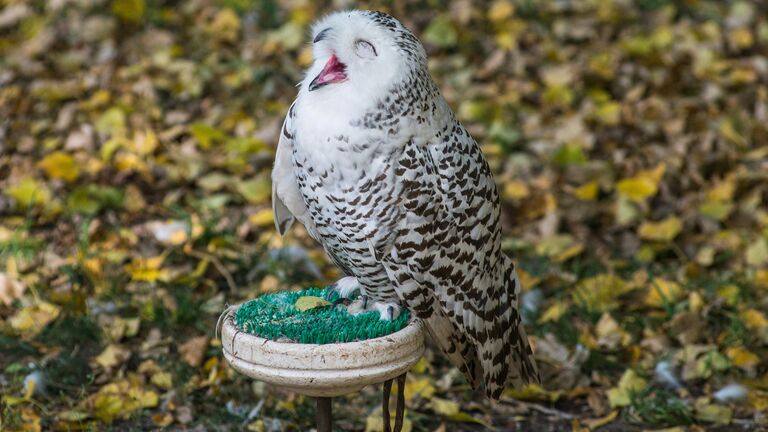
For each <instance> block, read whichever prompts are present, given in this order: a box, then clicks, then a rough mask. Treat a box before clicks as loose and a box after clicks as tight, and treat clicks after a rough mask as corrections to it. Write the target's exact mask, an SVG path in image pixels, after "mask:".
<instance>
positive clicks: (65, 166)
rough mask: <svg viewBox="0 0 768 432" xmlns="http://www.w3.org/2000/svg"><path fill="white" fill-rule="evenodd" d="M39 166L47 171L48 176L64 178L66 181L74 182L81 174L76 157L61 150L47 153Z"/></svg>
mask: <svg viewBox="0 0 768 432" xmlns="http://www.w3.org/2000/svg"><path fill="white" fill-rule="evenodd" d="M37 166H38V167H40V169H42V170H43V171H45V173H46V174H48V177H51V178H55V179H62V180H64V181H66V182H73V181H75V180H77V177H78V176H79V175H80V169H79V168H78V167H77V164H76V163H75V159H74V158H72V156H70V155H69V154H67V153H64V152H60V151H57V152H53V153H51V154H49V155H47V156H46V157H44V158H43V160H41V161H40V162H38V163H37Z"/></svg>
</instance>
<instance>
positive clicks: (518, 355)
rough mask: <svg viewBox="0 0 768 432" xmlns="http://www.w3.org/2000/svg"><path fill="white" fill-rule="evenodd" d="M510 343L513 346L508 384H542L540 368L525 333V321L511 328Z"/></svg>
mask: <svg viewBox="0 0 768 432" xmlns="http://www.w3.org/2000/svg"><path fill="white" fill-rule="evenodd" d="M509 344H510V346H511V347H512V352H511V353H510V359H509V363H510V368H509V375H508V376H507V381H506V385H507V386H509V387H515V388H520V387H523V386H525V385H528V384H540V383H541V379H540V378H539V369H538V367H536V360H535V359H534V356H533V350H532V349H531V344H530V343H529V342H528V335H527V334H526V333H525V328H524V327H523V323H522V322H519V321H518V323H517V327H514V326H513V327H512V328H510V330H509Z"/></svg>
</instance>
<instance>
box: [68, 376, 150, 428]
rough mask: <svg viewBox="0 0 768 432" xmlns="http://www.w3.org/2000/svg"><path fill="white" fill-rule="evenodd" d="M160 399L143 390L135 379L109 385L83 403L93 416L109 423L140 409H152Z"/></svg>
mask: <svg viewBox="0 0 768 432" xmlns="http://www.w3.org/2000/svg"><path fill="white" fill-rule="evenodd" d="M159 401H160V398H159V396H158V395H157V393H155V392H154V391H151V390H144V388H142V387H141V384H140V383H139V380H137V379H130V380H129V379H122V380H119V381H116V382H112V383H109V384H107V385H105V386H104V387H102V388H100V389H99V391H98V392H97V393H95V394H93V395H91V396H90V397H89V398H88V399H86V400H85V401H83V403H82V405H83V406H84V407H87V408H88V409H90V410H92V412H93V415H95V416H96V417H98V418H99V419H101V420H102V421H104V422H107V423H110V422H112V420H113V419H115V418H116V417H127V416H128V415H130V414H131V413H133V412H134V411H137V410H140V409H142V408H153V407H156V406H157V404H158V403H159Z"/></svg>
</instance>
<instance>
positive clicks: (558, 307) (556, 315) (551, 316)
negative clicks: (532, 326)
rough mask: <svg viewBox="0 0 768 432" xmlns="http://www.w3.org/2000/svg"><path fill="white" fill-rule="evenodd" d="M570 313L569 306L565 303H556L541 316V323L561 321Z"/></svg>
mask: <svg viewBox="0 0 768 432" xmlns="http://www.w3.org/2000/svg"><path fill="white" fill-rule="evenodd" d="M567 311H568V306H567V305H566V304H565V302H562V301H555V303H553V304H552V305H551V306H550V307H549V308H547V310H545V311H544V313H543V314H541V317H540V318H539V323H545V322H554V321H557V320H559V319H560V317H562V316H563V315H565V313H566V312H567Z"/></svg>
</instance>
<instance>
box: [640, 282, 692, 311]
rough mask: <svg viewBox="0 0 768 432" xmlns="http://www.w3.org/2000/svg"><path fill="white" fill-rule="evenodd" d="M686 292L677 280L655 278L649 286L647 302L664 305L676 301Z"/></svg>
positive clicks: (654, 305) (649, 304) (651, 304)
mask: <svg viewBox="0 0 768 432" xmlns="http://www.w3.org/2000/svg"><path fill="white" fill-rule="evenodd" d="M684 294H685V293H684V292H683V288H682V287H681V286H680V285H679V284H678V283H677V282H673V281H670V280H667V279H664V278H654V279H653V280H652V281H651V282H650V284H649V286H648V293H647V294H646V296H645V304H647V305H648V306H651V307H663V306H664V305H667V304H671V303H674V302H675V301H677V300H678V299H680V298H681V297H682V296H683V295H684Z"/></svg>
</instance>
